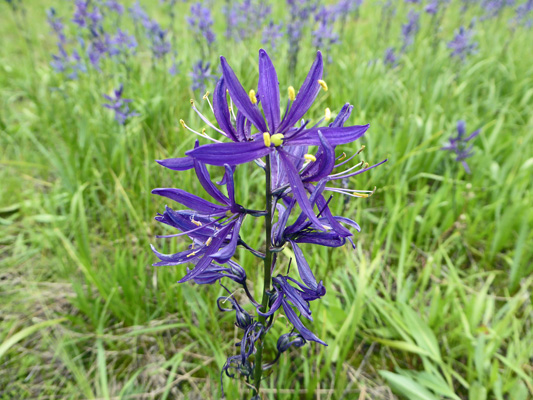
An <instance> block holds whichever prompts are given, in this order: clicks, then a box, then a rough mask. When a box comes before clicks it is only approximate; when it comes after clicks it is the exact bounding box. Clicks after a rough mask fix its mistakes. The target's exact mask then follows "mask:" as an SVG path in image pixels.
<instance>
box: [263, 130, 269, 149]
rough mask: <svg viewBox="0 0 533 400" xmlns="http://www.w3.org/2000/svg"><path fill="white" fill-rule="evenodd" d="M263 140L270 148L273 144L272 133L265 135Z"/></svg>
mask: <svg viewBox="0 0 533 400" xmlns="http://www.w3.org/2000/svg"><path fill="white" fill-rule="evenodd" d="M263 140H264V141H265V146H266V147H270V144H271V141H270V133H268V132H265V133H263Z"/></svg>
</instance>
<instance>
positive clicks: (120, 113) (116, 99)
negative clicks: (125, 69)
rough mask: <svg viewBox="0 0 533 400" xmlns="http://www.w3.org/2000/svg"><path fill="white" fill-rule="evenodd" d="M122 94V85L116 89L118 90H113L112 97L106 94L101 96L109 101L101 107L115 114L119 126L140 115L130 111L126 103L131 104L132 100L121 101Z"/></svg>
mask: <svg viewBox="0 0 533 400" xmlns="http://www.w3.org/2000/svg"><path fill="white" fill-rule="evenodd" d="M123 92H124V85H122V84H121V85H120V86H119V87H118V89H115V90H113V95H112V96H108V95H107V94H104V95H103V96H104V98H105V99H106V100H107V101H109V103H105V104H104V105H103V106H104V107H106V108H109V109H110V110H113V111H114V112H115V120H116V121H117V122H118V123H119V124H120V125H125V124H126V121H127V120H128V118H131V117H134V116H137V115H140V114H138V113H136V112H134V111H131V110H130V107H129V105H128V103H131V102H132V100H131V99H123V98H122V94H123Z"/></svg>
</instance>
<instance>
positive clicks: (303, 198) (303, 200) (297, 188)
mask: <svg viewBox="0 0 533 400" xmlns="http://www.w3.org/2000/svg"><path fill="white" fill-rule="evenodd" d="M279 155H280V158H281V162H282V163H283V166H284V167H285V172H286V173H287V178H288V180H289V185H290V186H291V189H292V193H293V195H294V198H295V199H296V201H297V202H298V205H299V206H300V208H301V209H302V212H303V213H304V214H305V215H306V216H307V218H309V221H311V222H312V223H313V224H314V225H315V226H316V227H317V228H318V229H321V230H324V227H323V226H322V224H321V223H320V221H319V220H318V218H317V217H316V215H315V212H314V210H313V206H312V204H311V203H310V202H309V199H308V198H307V192H306V190H305V188H304V185H303V183H302V181H301V179H300V175H299V174H298V171H297V170H296V168H295V167H294V164H293V163H292V162H291V160H290V159H289V157H288V156H287V153H286V152H285V151H284V150H282V149H281V150H279Z"/></svg>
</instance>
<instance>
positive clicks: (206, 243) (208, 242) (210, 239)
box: [205, 237, 213, 246]
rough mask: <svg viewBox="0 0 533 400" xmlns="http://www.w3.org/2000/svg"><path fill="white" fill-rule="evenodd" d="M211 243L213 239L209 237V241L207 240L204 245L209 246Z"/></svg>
mask: <svg viewBox="0 0 533 400" xmlns="http://www.w3.org/2000/svg"><path fill="white" fill-rule="evenodd" d="M212 241H213V238H212V237H210V238H209V239H207V241H206V242H205V245H206V246H209V245H210V244H211V242H212Z"/></svg>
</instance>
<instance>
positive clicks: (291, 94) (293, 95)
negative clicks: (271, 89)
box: [288, 86, 296, 101]
mask: <svg viewBox="0 0 533 400" xmlns="http://www.w3.org/2000/svg"><path fill="white" fill-rule="evenodd" d="M288 92H289V100H290V101H294V99H296V91H295V90H294V88H293V87H292V86H289V89H288Z"/></svg>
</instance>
